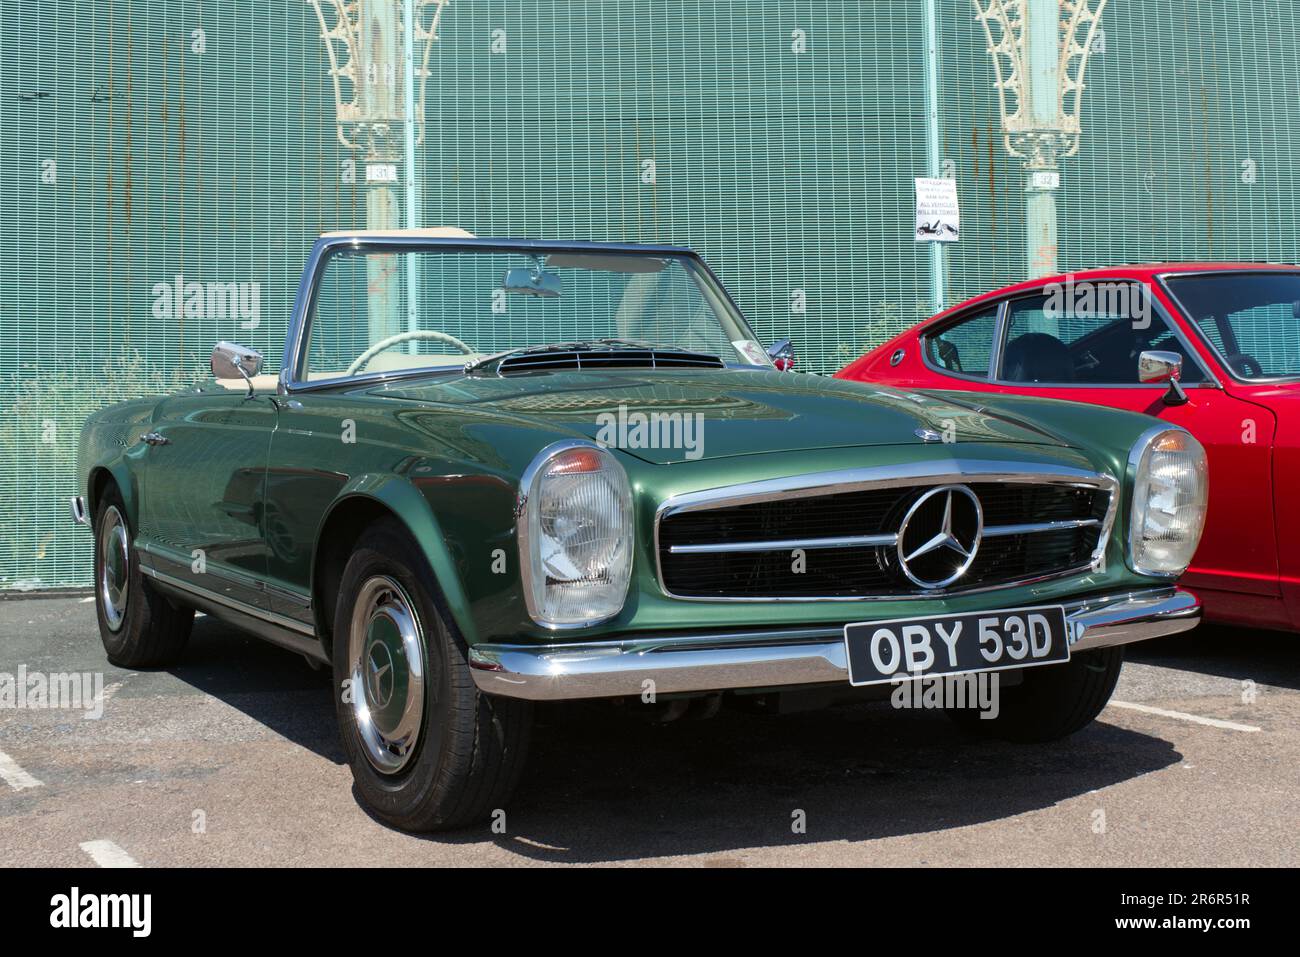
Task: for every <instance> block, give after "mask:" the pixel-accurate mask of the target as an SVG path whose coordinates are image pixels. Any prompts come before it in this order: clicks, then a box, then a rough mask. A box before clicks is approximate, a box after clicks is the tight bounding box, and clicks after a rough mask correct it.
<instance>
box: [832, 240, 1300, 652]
mask: <svg viewBox="0 0 1300 957" xmlns="http://www.w3.org/2000/svg"><path fill="white" fill-rule="evenodd" d="M837 377H838V378H841V379H856V380H862V381H865V382H872V383H879V384H884V385H892V386H900V387H903V388H907V389H961V390H967V391H971V392H1011V393H1016V394H1020V395H1026V396H1043V397H1045V398H1053V399H1069V400H1073V401H1075V402H1085V403H1090V404H1095V405H1105V406H1112V407H1115V408H1122V409H1131V410H1134V411H1138V412H1145V413H1147V414H1148V415H1153V416H1156V417H1158V418H1160V419H1164V420H1166V421H1168V422H1171V423H1173V424H1176V425H1181V426H1184V427H1186V428H1187V429H1189V430H1190V431H1191V432H1192V433H1193V434H1194V435H1195V436H1196V438H1197V439H1199V440H1200V442H1201V444H1202V445H1204V446H1205V449H1206V451H1207V453H1208V455H1209V464H1210V489H1211V491H1210V508H1209V516H1208V522H1207V525H1206V529H1205V534H1204V537H1203V538H1202V539H1201V545H1200V548H1199V549H1198V550H1197V553H1196V558H1195V560H1194V561H1193V563H1192V566H1191V568H1190V569H1189V570H1188V572H1187V573H1186V575H1185V576H1184V577H1183V579H1182V581H1183V583H1184V584H1186V585H1188V586H1190V587H1191V588H1193V589H1195V590H1196V592H1197V594H1199V595H1200V597H1201V599H1202V600H1203V602H1204V605H1205V616H1206V618H1207V619H1210V620H1216V621H1221V622H1229V623H1233V624H1242V625H1251V626H1256V627H1263V628H1277V629H1285V630H1291V631H1300V545H1298V544H1297V542H1300V267H1298V266H1263V265H1258V264H1248V263H1214V264H1207V263H1195V264H1191V263H1189V264H1169V263H1166V264H1163V265H1150V266H1121V267H1116V268H1113V269H1098V270H1091V271H1089V272H1082V273H1076V274H1073V275H1069V276H1055V277H1052V278H1049V279H1037V280H1033V281H1031V282H1026V283H1021V284H1019V285H1016V286H1009V287H1007V288H1005V289H1000V290H998V291H996V292H991V293H988V294H986V295H983V296H980V297H978V298H976V299H972V300H970V301H969V302H965V303H962V304H961V305H959V306H957V307H955V308H953V309H949V310H948V311H947V312H944V313H941V314H940V315H938V316H935V317H934V318H932V319H928V320H926V321H925V322H922V323H920V324H919V325H917V326H915V327H913V328H912V329H909V330H908V331H907V332H905V333H903V334H902V335H900V336H898V337H897V338H895V339H893V340H891V341H889V342H887V343H885V344H884V345H882V346H880V347H879V348H878V349H875V350H873V351H871V352H869V353H867V354H866V355H865V356H863V357H862V358H860V359H858V360H857V361H855V362H853V363H852V364H850V365H849V366H847V367H846V368H844V369H843V370H841V371H840V372H839V373H838V374H837ZM1292 483H1295V486H1292Z"/></svg>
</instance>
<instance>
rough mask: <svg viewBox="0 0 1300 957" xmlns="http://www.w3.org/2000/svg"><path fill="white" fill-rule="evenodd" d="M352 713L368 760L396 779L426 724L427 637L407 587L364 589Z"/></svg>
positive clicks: (379, 584)
mask: <svg viewBox="0 0 1300 957" xmlns="http://www.w3.org/2000/svg"><path fill="white" fill-rule="evenodd" d="M348 664H349V673H350V675H351V678H352V687H351V692H352V711H353V715H354V717H355V718H356V725H357V733H358V734H359V735H360V737H361V744H362V746H363V750H364V751H365V753H366V758H367V759H368V760H369V761H370V763H371V764H372V765H373V766H374V767H375V769H376V770H378V771H381V772H383V773H384V774H396V773H397V772H398V771H400V770H402V768H404V767H405V766H406V763H407V762H408V761H409V760H410V758H411V755H412V754H413V753H414V751H415V745H416V743H417V742H418V741H419V738H420V726H421V723H422V722H423V720H424V633H423V631H422V629H421V628H420V620H419V618H418V617H417V616H416V614H415V609H414V606H413V604H412V602H411V600H410V598H409V597H408V596H407V594H406V592H405V591H403V590H402V586H401V585H399V584H397V582H395V581H394V580H393V579H391V578H389V577H387V576H386V575H376V576H375V577H374V578H370V579H367V580H366V582H365V584H363V585H362V586H361V592H360V594H358V596H357V603H356V605H355V606H354V608H353V611H352V622H351V625H350V627H349V629H348Z"/></svg>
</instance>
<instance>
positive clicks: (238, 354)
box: [212, 342, 262, 395]
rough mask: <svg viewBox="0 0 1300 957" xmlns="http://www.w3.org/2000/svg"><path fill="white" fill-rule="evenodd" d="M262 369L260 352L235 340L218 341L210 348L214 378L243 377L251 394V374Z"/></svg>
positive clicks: (255, 373) (253, 374)
mask: <svg viewBox="0 0 1300 957" xmlns="http://www.w3.org/2000/svg"><path fill="white" fill-rule="evenodd" d="M261 371H262V353H260V352H258V351H257V350H256V349H249V348H248V347H246V346H241V345H239V344H238V343H235V342H218V343H217V344H216V345H215V346H213V348H212V377H213V378H214V379H243V380H244V382H246V383H247V384H248V394H249V395H252V394H253V376H255V375H257V374H258V373H259V372H261Z"/></svg>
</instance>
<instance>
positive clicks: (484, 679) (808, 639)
mask: <svg viewBox="0 0 1300 957" xmlns="http://www.w3.org/2000/svg"><path fill="white" fill-rule="evenodd" d="M1063 604H1064V605H1065V612H1066V623H1067V626H1068V628H1069V642H1070V651H1071V652H1072V653H1073V652H1079V651H1089V650H1091V649H1094V648H1108V647H1110V646H1112V645H1126V644H1129V643H1130V642H1134V641H1146V640H1147V639H1148V638H1160V637H1163V636H1165V635H1176V634H1178V633H1179V632H1183V631H1188V630H1189V629H1191V628H1194V627H1196V624H1197V622H1199V621H1200V619H1201V603H1200V600H1199V599H1197V597H1196V596H1195V595H1193V594H1192V593H1191V592H1189V591H1185V590H1183V589H1181V588H1172V587H1165V588H1155V589H1149V590H1145V591H1137V592H1125V593H1123V594H1119V595H1107V596H1104V597H1099V598H1089V599H1084V600H1080V601H1074V602H1064V603H1063ZM469 664H470V668H471V670H472V673H473V675H474V681H475V683H476V684H477V685H478V687H479V689H480V690H481V691H484V692H486V693H488V694H495V695H502V696H505V697H509V698H527V699H530V700H534V701H558V700H565V699H575V698H612V697H622V696H624V695H640V694H642V693H643V692H644V691H645V690H646V688H647V687H651V686H650V685H645V684H644V682H647V681H652V682H653V686H652V687H653V688H654V691H655V693H656V694H674V693H679V692H690V691H725V690H728V689H732V688H778V687H784V686H788V685H803V684H825V683H834V682H840V683H843V684H845V685H846V686H847V684H848V680H849V673H848V662H847V660H846V656H845V648H844V629H843V627H816V628H803V629H786V630H782V631H748V632H731V633H717V634H699V635H682V634H672V635H642V636H638V637H635V638H627V639H623V640H618V641H593V642H585V643H578V642H575V643H572V644H562V645H496V644H489V645H476V646H475V647H473V648H471V649H470V652H469Z"/></svg>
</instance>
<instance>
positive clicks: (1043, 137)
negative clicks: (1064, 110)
mask: <svg viewBox="0 0 1300 957" xmlns="http://www.w3.org/2000/svg"><path fill="white" fill-rule="evenodd" d="M1025 15H1026V19H1027V21H1028V22H1027V24H1026V28H1025V46H1026V51H1025V53H1026V56H1025V59H1026V62H1027V63H1028V66H1029V69H1028V71H1027V75H1026V77H1025V84H1026V86H1027V87H1028V89H1027V90H1026V91H1025V94H1026V95H1025V101H1026V104H1027V106H1028V108H1029V112H1030V117H1031V122H1032V128H1033V130H1034V131H1035V133H1036V135H1034V136H1033V138H1032V139H1033V141H1034V142H1033V146H1032V150H1031V153H1030V155H1029V159H1028V162H1026V164H1025V172H1026V183H1025V192H1026V194H1027V195H1026V200H1025V227H1026V237H1027V249H1026V253H1027V257H1028V267H1029V276H1030V278H1031V279H1038V278H1041V277H1043V276H1051V275H1054V274H1055V273H1056V272H1057V256H1058V238H1057V225H1056V190H1057V189H1058V188H1059V186H1060V172H1059V170H1058V167H1057V151H1058V144H1057V142H1056V131H1058V130H1059V129H1060V128H1061V92H1060V91H1061V77H1060V63H1061V49H1060V43H1061V40H1060V36H1061V6H1060V0H1028V3H1027V4H1026V9H1025Z"/></svg>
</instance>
